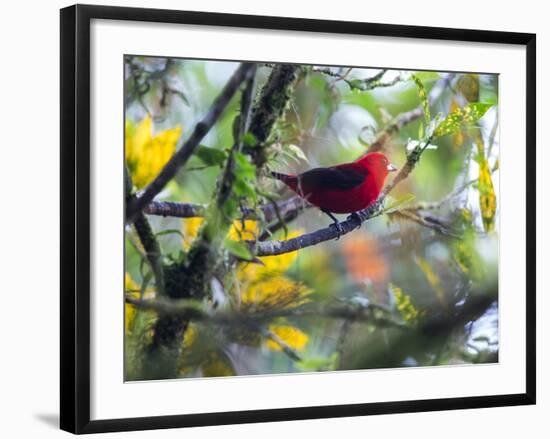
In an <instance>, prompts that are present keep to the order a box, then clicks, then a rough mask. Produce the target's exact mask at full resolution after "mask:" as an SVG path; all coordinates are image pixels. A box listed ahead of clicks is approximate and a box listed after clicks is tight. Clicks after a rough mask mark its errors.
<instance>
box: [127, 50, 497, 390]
mask: <svg viewBox="0 0 550 439" xmlns="http://www.w3.org/2000/svg"><path fill="white" fill-rule="evenodd" d="M236 66H237V63H232V62H218V61H198V60H182V59H170V60H167V59H163V58H148V57H139V56H135V57H127V58H126V63H125V69H126V73H125V74H126V88H125V90H126V91H125V93H126V114H125V117H126V121H127V129H126V157H127V162H128V164H129V165H130V171H131V174H132V177H133V179H134V184H135V186H136V189H141V188H143V187H144V186H145V185H146V184H147V183H148V182H149V181H151V179H152V178H154V176H155V175H156V174H157V173H158V172H159V171H160V169H161V168H162V166H163V165H164V163H166V161H167V159H168V158H169V155H170V154H172V153H173V151H174V150H175V149H176V148H179V147H180V146H181V144H182V143H183V141H184V140H185V139H186V138H187V137H188V136H189V135H190V133H191V131H192V129H193V127H194V126H195V124H196V123H197V122H198V121H199V120H200V118H201V117H202V116H203V115H204V114H205V113H206V111H208V108H209V106H210V104H211V103H212V101H213V99H214V98H215V97H216V95H217V94H218V93H219V92H220V90H221V89H222V87H223V85H224V84H225V82H226V81H227V79H228V78H229V76H230V75H231V73H232V72H233V71H234V70H235V68H236ZM271 68H272V66H270V65H265V64H259V68H258V73H257V77H258V78H257V87H258V90H259V89H260V87H261V86H262V84H263V83H264V82H265V80H266V78H267V76H268V75H269V72H270V70H271ZM443 77H446V78H447V80H446V82H443V85H442V87H443V89H442V91H441V92H440V93H439V94H437V98H436V99H435V100H431V101H430V100H429V97H431V95H430V93H431V91H432V89H433V88H434V87H436V86H441V81H440V80H441V79H442V78H443ZM239 99H240V95H237V96H236V97H235V98H234V99H233V100H232V102H231V104H230V106H229V108H228V109H227V110H226V111H225V112H224V114H223V116H222V117H221V119H220V121H219V122H218V123H217V124H216V125H215V127H214V128H213V129H212V130H211V131H210V132H209V133H208V135H207V136H206V137H205V138H204V140H203V142H202V144H201V146H200V147H199V148H198V150H197V152H196V153H195V154H194V155H193V156H192V157H191V159H190V160H189V161H188V162H187V163H186V165H185V167H184V169H182V170H181V171H180V172H179V173H178V174H177V176H176V178H175V179H174V181H172V182H171V183H170V184H169V185H168V186H167V187H166V188H165V190H164V191H163V192H162V193H161V194H160V195H159V199H163V200H167V201H176V202H187V203H197V204H208V203H210V202H211V201H212V197H213V194H214V193H215V189H216V180H217V178H218V177H219V175H220V173H221V172H223V168H224V166H225V164H226V161H227V158H228V151H229V149H230V148H231V146H232V144H233V142H234V136H233V123H234V120H235V117H236V116H237V115H238V110H239ZM417 107H420V108H422V115H423V116H422V117H419V118H416V120H413V121H411V122H410V123H408V124H405V125H404V126H403V127H402V128H401V129H400V130H399V131H398V132H396V133H392V135H391V136H389V137H388V139H387V141H386V142H385V145H384V152H385V153H386V154H387V156H388V157H389V158H390V159H391V161H392V162H393V163H395V164H397V165H402V164H403V163H405V161H406V155H407V154H408V153H410V151H407V145H409V146H410V145H412V146H413V147H415V145H416V147H418V148H421V147H422V146H425V145H427V144H428V143H429V144H431V145H432V147H431V148H430V149H427V150H426V151H425V152H424V153H423V155H422V157H421V159H420V161H419V163H418V164H417V165H416V167H415V169H414V171H413V172H412V174H411V175H410V176H409V177H408V178H407V179H406V180H405V181H403V182H402V183H401V184H400V185H399V186H398V187H397V188H396V189H395V191H393V192H392V194H391V195H392V199H393V201H392V200H390V201H388V202H387V204H386V208H387V210H386V214H384V215H381V216H379V217H377V218H374V219H372V220H369V221H367V222H366V223H365V224H364V225H363V226H362V227H361V229H360V230H356V231H354V232H352V233H350V234H349V235H346V236H344V237H342V238H341V239H340V240H338V241H329V242H323V243H320V244H318V245H316V246H313V247H309V248H306V249H302V250H299V251H298V252H294V253H291V254H287V255H281V256H271V257H264V258H260V259H259V260H257V258H256V260H255V259H254V257H253V255H252V254H251V253H250V251H251V250H250V248H249V247H248V245H245V244H244V243H243V242H242V241H243V240H249V241H250V240H252V241H253V240H256V239H258V237H259V236H260V234H261V233H262V232H263V231H264V228H265V226H266V224H265V223H264V222H263V221H262V218H261V215H260V218H259V219H258V220H256V221H249V220H247V221H246V222H244V221H240V220H238V219H237V220H235V221H234V223H233V226H232V227H231V229H230V231H229V235H228V237H227V239H226V240H225V241H224V242H225V244H224V245H225V248H226V249H227V250H228V251H229V254H230V255H232V256H233V257H238V258H239V259H240V260H241V262H239V263H238V264H236V266H235V267H234V269H233V270H232V272H231V273H230V274H229V275H228V276H225V277H224V278H223V279H218V280H216V281H215V282H214V283H215V285H214V286H213V287H212V290H213V291H217V293H218V294H217V295H216V294H214V295H213V297H214V299H212V298H210V300H208V301H206V303H205V305H204V306H205V309H207V310H208V312H209V313H210V314H211V315H215V313H216V312H228V313H229V312H236V313H250V312H252V311H254V312H257V311H258V310H260V311H262V312H266V313H268V312H274V313H275V314H277V313H278V314H277V316H275V317H270V318H269V319H267V320H266V322H265V324H264V325H261V328H260V327H259V326H255V327H254V328H255V329H254V330H251V329H250V327H249V326H246V325H244V324H243V325H239V324H232V325H225V326H224V325H221V324H214V323H211V322H209V321H208V320H205V321H196V322H192V323H191V324H190V326H189V327H188V328H187V330H186V331H185V334H184V337H183V339H182V340H181V344H182V347H183V354H182V357H181V358H180V364H179V371H180V372H179V373H180V375H179V376H181V377H188V376H195V377H196V376H225V375H235V374H237V375H240V374H266V373H279V372H285V373H286V372H304V371H307V372H310V371H328V370H344V369H365V368H384V367H406V366H419V365H442V364H457V363H464V362H468V363H476V362H494V361H497V360H498V321H497V315H498V306H497V298H498V223H499V221H498V217H499V212H498V209H499V205H498V151H499V148H498V77H497V76H496V75H472V74H462V73H457V74H450V75H449V74H447V73H438V72H409V71H393V70H381V69H377V68H365V69H357V68H353V69H348V68H345V67H342V68H338V67H324V66H302V68H301V72H300V77H299V80H298V83H297V85H296V87H295V90H294V93H293V95H292V98H291V100H290V103H289V104H288V108H287V111H286V112H285V115H284V116H283V118H281V119H280V120H279V121H278V122H277V124H276V127H275V130H274V133H273V135H272V136H271V138H270V144H269V145H268V163H267V168H268V169H271V170H280V171H283V172H300V171H303V170H305V169H307V168H311V167H316V166H326V165H333V164H337V163H342V162H346V161H351V160H354V159H356V158H358V157H359V156H360V155H361V154H363V153H364V152H365V150H366V148H367V147H368V146H369V144H370V143H371V142H372V141H373V138H374V135H375V134H376V133H379V132H381V131H382V130H384V129H385V128H386V127H388V126H389V125H390V124H391V123H392V122H393V121H394V120H395V118H397V117H399V115H401V114H403V113H405V112H407V111H410V110H413V109H415V108H417ZM140 130H141V131H140ZM140 136H141V137H140ZM243 140H244V143H245V144H250V145H253V144H254V143H255V142H254V140H255V139H248V140H247V138H245V139H243ZM411 142H412V143H411ZM136 145H137V146H136ZM167 154H168V156H167ZM234 166H235V176H236V178H235V181H234V182H233V194H234V196H235V200H239V203H240V204H241V205H242V206H244V205H246V206H252V207H255V206H257V205H259V204H266V203H270V202H272V201H273V200H275V201H276V200H279V199H285V198H288V197H289V196H291V194H290V193H289V192H288V190H287V189H285V188H283V187H281V186H280V185H278V184H276V183H275V182H274V181H273V180H272V179H270V178H268V177H267V169H262V170H260V172H259V174H258V173H257V171H258V170H257V169H256V167H255V166H254V165H253V164H252V163H250V161H249V160H248V158H247V157H246V155H245V154H243V153H236V154H235V156H234ZM242 206H241V207H242ZM239 207H240V206H239V205H237V204H233V205H231V211H228V212H225V214H227V215H230V216H231V217H234V216H235V215H236V213H238V211H239ZM148 219H149V221H150V222H151V224H152V226H153V228H154V230H155V231H156V232H161V233H159V234H158V240H159V242H160V244H161V248H162V251H163V254H164V257H165V260H166V262H169V261H178V263H185V257H186V251H187V250H188V249H189V246H190V245H191V243H192V242H193V239H194V238H195V237H196V236H197V233H198V230H199V229H200V227H201V223H202V219H200V218H188V219H178V218H171V217H161V216H152V215H151V216H148ZM326 225H327V220H326V217H325V216H323V215H321V214H320V213H319V212H318V211H317V210H315V209H309V210H307V211H305V212H304V213H302V214H300V215H299V216H298V217H297V218H296V219H294V220H293V221H291V222H290V223H288V224H287V225H286V226H287V230H288V235H287V234H286V232H285V230H284V229H281V230H278V231H276V232H275V234H274V235H273V236H272V237H270V238H269V239H288V238H291V237H295V236H299V235H300V234H303V233H306V232H310V231H314V230H317V229H319V228H321V227H324V226H326ZM163 231H168V233H162V232H163ZM174 231H177V232H178V233H175V232H174ZM125 269H126V293H127V294H134V295H136V297H141V298H144V297H151V298H154V297H155V288H154V283H153V280H152V279H151V273H150V270H149V269H148V266H147V264H146V262H145V261H144V256H143V249H142V248H141V247H140V244H139V240H138V238H137V237H136V236H135V233H134V231H133V230H132V229H131V228H130V227H127V229H126V239H125ZM487 298H488V299H487ZM486 299H487V300H486ZM335 304H337V305H338V306H339V307H340V308H344V309H346V310H348V311H349V312H350V313H352V314H353V315H354V316H356V315H358V314H361V313H363V312H369V313H370V312H372V313H378V314H376V315H375V317H376V318H375V319H373V320H372V322H371V321H369V320H368V319H365V320H363V321H355V320H353V319H350V318H347V317H346V316H343V317H341V318H334V316H323V315H322V313H321V314H320V315H317V316H315V315H313V313H310V312H309V311H308V312H306V313H304V314H303V315H302V314H300V313H295V314H293V312H292V311H293V310H294V311H295V310H301V309H306V310H311V309H317V308H315V307H318V308H319V309H332V308H331V307H333V306H334V305H335ZM304 307H305V308H304ZM308 307H309V308H308ZM340 308H338V309H340ZM281 310H283V311H284V312H281ZM373 315H374V314H373ZM155 319H156V315H155V313H154V311H149V310H148V311H144V310H141V309H137V308H135V307H134V306H132V305H126V322H127V326H126V343H125V358H126V362H125V363H126V377H127V379H130V380H132V379H140V375H139V367H140V366H139V365H140V363H141V361H142V359H141V357H140V352H142V351H143V350H144V349H145V347H146V346H147V344H148V343H149V342H150V338H151V331H152V325H153V323H154V321H155ZM381 322H386V324H382V323H381ZM293 355H294V356H295V357H293Z"/></svg>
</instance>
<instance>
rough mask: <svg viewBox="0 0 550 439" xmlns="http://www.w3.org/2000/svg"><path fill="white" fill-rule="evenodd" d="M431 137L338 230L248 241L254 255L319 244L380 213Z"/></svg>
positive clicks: (289, 250)
mask: <svg viewBox="0 0 550 439" xmlns="http://www.w3.org/2000/svg"><path fill="white" fill-rule="evenodd" d="M430 141H431V139H428V140H427V141H426V143H425V144H424V145H423V146H422V145H420V144H419V145H418V146H416V148H415V149H413V150H412V151H411V153H410V154H409V156H408V157H407V161H406V162H405V164H404V165H403V167H402V168H401V170H400V171H399V173H398V174H397V175H396V176H395V178H394V179H393V180H392V181H391V182H390V183H389V184H388V185H386V187H385V188H384V190H383V191H382V193H381V194H380V196H379V197H378V199H377V200H376V201H375V202H374V203H373V204H371V205H370V206H369V207H367V208H366V209H363V210H361V211H359V212H355V214H353V215H350V216H349V217H348V219H347V220H346V221H343V222H341V223H340V230H337V229H336V227H334V226H332V225H331V226H329V227H325V228H324V229H319V230H317V231H315V232H311V233H307V234H304V235H301V236H297V237H296V238H292V239H287V240H285V241H263V242H259V243H255V242H252V241H250V242H249V245H250V247H251V248H253V246H254V245H255V246H256V256H274V255H281V254H283V253H290V252H293V251H296V250H300V249H303V248H306V247H311V246H313V245H316V244H319V243H321V242H324V241H329V240H331V239H336V238H339V237H340V236H342V235H346V234H348V233H349V232H351V231H353V230H355V229H356V228H358V227H361V224H363V223H364V222H365V221H367V220H368V219H371V218H374V217H376V216H378V215H381V214H382V213H383V212H382V209H381V208H382V205H383V204H384V200H385V198H386V196H387V195H388V194H389V193H390V192H391V191H392V190H393V189H394V188H395V187H396V186H397V185H398V184H399V183H400V182H401V181H403V180H404V179H406V178H407V177H408V176H409V174H410V173H411V172H412V170H413V169H414V167H415V166H416V163H417V162H418V161H419V160H420V157H421V155H422V153H423V152H424V151H425V146H426V145H428V144H429V143H430Z"/></svg>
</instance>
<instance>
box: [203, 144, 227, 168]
mask: <svg viewBox="0 0 550 439" xmlns="http://www.w3.org/2000/svg"><path fill="white" fill-rule="evenodd" d="M195 154H196V155H197V157H198V158H199V159H200V160H201V162H203V163H204V164H205V165H207V166H214V165H220V166H221V165H222V164H223V162H225V159H226V158H227V152H226V151H223V150H221V149H216V148H209V147H208V146H204V145H200V146H199V147H198V148H197V152H196V153H195Z"/></svg>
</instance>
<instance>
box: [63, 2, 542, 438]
mask: <svg viewBox="0 0 550 439" xmlns="http://www.w3.org/2000/svg"><path fill="white" fill-rule="evenodd" d="M93 19H105V20H130V21H142V22H157V23H178V24H193V25H207V26H229V27H240V28H258V29H275V30H293V31H301V32H312V33H314V32H325V33H334V34H355V35H373V36H384V37H406V38H419V39H438V40H447V41H464V42H487V43H503V44H513V45H522V46H525V47H526V54H527V55H526V59H527V63H526V66H525V69H526V79H527V81H526V82H527V88H526V99H527V101H526V109H527V112H526V124H527V129H526V145H527V182H526V183H527V193H526V204H527V210H526V213H525V214H526V220H527V223H526V224H527V228H526V240H527V241H526V242H527V249H526V251H527V253H526V254H527V260H526V269H527V273H526V274H527V283H526V294H527V302H526V305H527V306H526V313H527V314H526V322H527V327H526V335H527V339H526V358H525V363H526V371H527V373H526V376H525V383H526V387H525V388H526V392H525V393H518V394H507V395H494V396H475V397H460V398H445V399H429V400H415V401H395V402H383V403H365V404H346V405H335V406H317V407H299V408H283V409H270V410H252V411H238V412H224V413H219V412H216V413H201V414H181V415H173V416H151V417H140V418H128V419H105V420H90V394H91V392H90V360H91V358H90V349H89V346H90V22H91V20H93ZM220 32H223V29H220ZM60 44H61V65H60V67H61V87H60V88H61V115H60V122H61V127H60V129H61V223H60V226H61V273H60V274H61V358H60V360H61V371H60V372H61V388H60V392H61V404H60V411H61V416H60V424H61V428H62V429H63V430H66V431H69V432H73V433H97V432H112V431H127V430H144V429H158V428H172V427H192V426H206V425H219V424H238V423H250V422H267V421H271V422H272V421H286V420H301V419H313V418H325V417H346V416H363V415H374V414H387V413H404V412H424V411H436V410H451V409H465V408H481V407H496V406H513V405H526V404H534V403H535V395H536V383H535V375H536V370H535V364H536V357H535V355H536V354H535V343H536V341H535V327H536V322H535V293H536V290H535V288H536V286H535V279H536V276H535V274H536V273H535V266H536V261H535V257H536V256H535V255H536V249H535V245H536V244H535V243H536V236H535V233H536V231H535V230H536V229H535V216H536V215H535V198H536V190H535V180H536V177H535V158H536V157H535V156H536V152H535V145H536V122H535V121H536V114H535V111H536V102H535V99H536V76H535V74H536V73H535V71H536V36H535V35H534V34H529V33H513V32H496V31H485V30H465V29H448V28H437V27H424V26H402V25H389V24H375V23H359V22H343V21H329V20H310V19H302V18H289V17H266V16H252V15H233V14H220V13H205V12H187V11H175V10H160V9H141V8H125V7H124V8H123V7H107V6H88V5H76V6H71V7H68V8H64V9H62V10H61V41H60Z"/></svg>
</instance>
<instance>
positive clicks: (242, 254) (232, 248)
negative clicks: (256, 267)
mask: <svg viewBox="0 0 550 439" xmlns="http://www.w3.org/2000/svg"><path fill="white" fill-rule="evenodd" d="M225 248H226V249H227V251H228V252H229V253H231V254H232V255H234V256H237V257H238V258H240V259H244V260H245V261H251V260H253V259H254V256H253V255H252V253H250V249H249V248H248V246H247V245H246V244H245V243H244V242H240V241H233V240H231V239H226V240H225Z"/></svg>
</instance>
